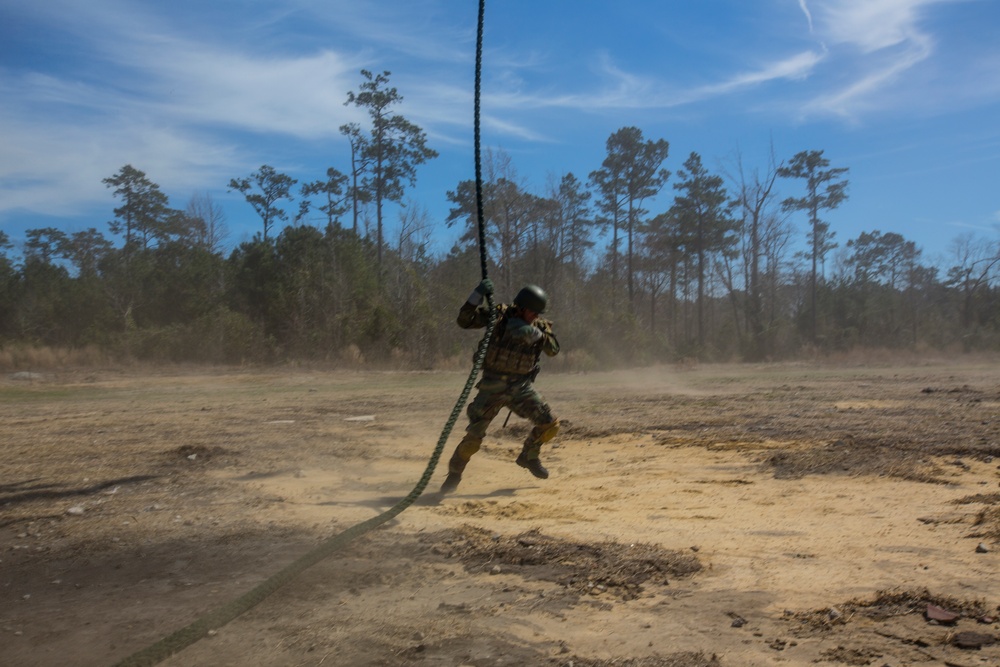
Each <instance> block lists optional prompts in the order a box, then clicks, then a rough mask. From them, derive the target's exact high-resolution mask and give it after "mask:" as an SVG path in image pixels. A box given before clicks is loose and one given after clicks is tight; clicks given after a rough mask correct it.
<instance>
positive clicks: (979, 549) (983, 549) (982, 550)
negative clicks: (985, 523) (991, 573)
mask: <svg viewBox="0 0 1000 667" xmlns="http://www.w3.org/2000/svg"><path fill="white" fill-rule="evenodd" d="M989 552H990V548H989V547H988V546H986V545H985V544H983V543H982V542H980V543H979V544H977V545H976V553H977V554H988V553H989Z"/></svg>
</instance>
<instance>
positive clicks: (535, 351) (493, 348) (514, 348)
mask: <svg viewBox="0 0 1000 667" xmlns="http://www.w3.org/2000/svg"><path fill="white" fill-rule="evenodd" d="M510 310H512V309H511V308H510V307H509V306H506V305H502V306H500V315H499V317H498V318H497V323H496V326H494V327H493V336H492V337H491V338H490V342H489V345H488V346H487V348H486V359H485V360H484V361H483V369H484V370H485V371H486V372H487V373H497V374H500V375H525V376H527V375H531V374H532V373H533V372H535V369H536V368H537V367H538V360H539V358H540V357H541V356H542V346H543V345H544V344H545V339H544V338H540V339H539V340H538V342H537V343H534V344H532V345H525V344H524V343H523V342H520V341H516V340H511V339H510V337H509V336H507V335H506V333H507V320H508V319H509V317H510V315H509V311H510Z"/></svg>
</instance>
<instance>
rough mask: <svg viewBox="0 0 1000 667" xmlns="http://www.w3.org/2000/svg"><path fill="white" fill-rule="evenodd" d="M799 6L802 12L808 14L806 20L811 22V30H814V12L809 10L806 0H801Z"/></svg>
mask: <svg viewBox="0 0 1000 667" xmlns="http://www.w3.org/2000/svg"><path fill="white" fill-rule="evenodd" d="M799 8H800V9H801V10H802V13H803V14H805V15H806V22H807V23H808V24H809V32H810V33H812V31H813V17H812V13H811V12H810V11H809V6H808V5H807V4H806V0H799Z"/></svg>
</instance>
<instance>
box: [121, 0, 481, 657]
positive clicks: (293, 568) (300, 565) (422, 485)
mask: <svg viewBox="0 0 1000 667" xmlns="http://www.w3.org/2000/svg"><path fill="white" fill-rule="evenodd" d="M485 6H486V0H480V1H479V20H478V27H477V37H476V83H475V111H474V116H475V119H474V130H473V131H474V135H475V163H476V211H477V223H478V226H479V260H480V267H481V269H482V277H483V279H484V280H485V279H486V278H487V277H488V273H487V255H486V224H485V221H484V215H483V194H482V190H483V187H482V168H481V164H480V154H479V146H480V141H479V99H480V84H481V76H482V55H483V18H484V15H485V9H486V7H485ZM486 301H487V304H488V305H489V312H490V319H489V324H488V325H487V327H486V332H485V333H484V334H483V338H482V340H480V341H479V346H478V348H477V349H476V354H475V357H474V361H473V365H472V371H471V372H470V373H469V378H468V380H467V381H466V383H465V387H464V388H463V389H462V393H461V394H460V396H459V398H458V401H457V402H456V403H455V406H454V407H453V408H452V410H451V414H450V415H449V416H448V421H447V422H446V423H445V426H444V429H443V430H442V431H441V436H440V437H439V438H438V441H437V445H436V446H435V448H434V452H433V453H432V454H431V458H430V460H429V461H428V462H427V467H426V468H425V469H424V474H423V475H422V476H421V477H420V480H419V481H418V482H417V485H416V486H414V487H413V490H412V491H410V493H409V494H407V496H406V497H405V498H403V499H402V500H400V501H399V502H398V503H396V504H395V505H393V506H392V507H390V508H389V509H388V510H386V511H385V512H383V513H382V514H379V515H378V516H375V517H372V518H371V519H368V520H367V521H363V522H361V523H358V524H355V525H353V526H351V527H350V528H347V529H346V530H344V531H343V532H340V533H337V534H336V535H333V536H332V537H330V538H328V539H327V540H326V541H324V542H323V543H321V544H320V545H319V546H317V547H316V548H314V549H313V550H312V551H310V552H308V553H306V554H305V555H303V556H301V557H300V558H299V559H298V560H296V561H294V562H293V563H291V564H289V565H287V566H286V567H285V568H284V569H282V570H280V571H279V572H278V573H276V574H274V575H272V576H271V577H270V578H268V579H266V580H264V581H263V582H261V583H260V584H258V585H257V586H256V587H254V588H253V589H251V590H250V591H248V592H247V593H244V594H243V595H241V596H240V597H238V598H236V599H235V600H233V601H232V602H230V603H228V604H226V605H223V606H222V607H219V608H218V609H215V610H214V611H211V612H209V613H207V614H205V615H203V616H201V617H200V618H198V619H197V620H195V621H194V622H193V623H191V624H189V625H188V626H186V627H184V628H181V629H180V630H177V631H176V632H174V633H173V634H170V635H168V636H166V637H164V638H163V639H161V640H160V641H158V642H156V643H155V644H152V645H151V646H149V647H147V648H145V649H143V650H141V651H138V652H136V653H133V654H132V655H130V656H129V657H127V658H125V659H124V660H122V661H120V662H118V663H116V667H145V666H147V665H155V664H157V663H159V662H161V661H163V660H165V659H166V658H168V657H170V656H171V655H174V654H175V653H178V652H180V651H182V650H183V649H185V648H187V647H188V646H190V645H192V644H194V643H195V642H197V641H198V640H199V639H201V638H202V637H205V636H206V635H207V634H208V633H209V631H211V630H215V629H218V628H220V627H222V626H224V625H226V624H227V623H229V621H231V620H233V619H234V618H236V617H237V616H240V615H241V614H243V613H244V612H246V611H248V610H249V609H251V608H252V607H254V606H256V605H257V604H259V603H260V602H261V601H262V600H264V598H266V597H267V596H269V595H270V594H271V593H274V592H275V591H276V590H278V589H279V588H281V587H282V586H284V585H285V584H286V583H288V582H289V581H291V580H292V579H294V578H295V577H296V576H298V575H299V574H300V573H301V572H303V571H304V570H306V569H308V568H310V567H312V566H313V565H315V564H316V563H318V562H320V561H321V560H323V559H325V558H326V557H327V556H329V555H330V554H332V553H333V552H334V551H337V550H338V549H341V548H343V547H344V546H346V545H347V544H348V543H350V542H351V541H353V540H355V539H356V538H358V537H360V536H362V535H364V534H365V533H368V532H370V531H372V530H374V529H376V528H378V527H379V526H381V525H383V524H385V523H387V522H389V521H391V520H392V519H394V518H395V517H396V516H398V515H399V514H401V513H402V512H403V510H405V509H406V508H407V507H409V506H410V505H412V504H413V503H414V502H415V501H416V500H417V498H419V497H420V494H422V493H423V492H424V489H426V488H427V484H428V483H429V482H430V480H431V477H432V476H433V474H434V469H435V468H436V467H437V464H438V461H439V460H440V458H441V452H442V451H444V446H445V443H447V441H448V436H449V435H451V431H452V429H453V428H454V427H455V422H456V421H458V417H459V415H460V414H461V411H462V408H463V407H464V406H465V404H466V402H467V401H468V400H469V394H470V393H471V392H472V387H473V386H474V385H475V382H476V377H477V376H478V375H479V371H480V370H481V369H482V367H483V360H484V359H485V358H486V347H487V344H488V342H489V340H490V337H491V336H492V334H493V329H494V327H495V325H496V321H497V309H496V308H495V307H494V304H493V295H492V294H487V295H486Z"/></svg>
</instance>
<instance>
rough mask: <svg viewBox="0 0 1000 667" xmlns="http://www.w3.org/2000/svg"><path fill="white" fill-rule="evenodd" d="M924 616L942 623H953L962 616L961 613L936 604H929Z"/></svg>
mask: <svg viewBox="0 0 1000 667" xmlns="http://www.w3.org/2000/svg"><path fill="white" fill-rule="evenodd" d="M924 618H926V619H927V620H928V621H937V622H938V623H941V624H942V625H952V624H953V623H955V622H956V621H958V619H959V618H961V614H956V613H955V612H953V611H948V610H947V609H942V608H941V607H939V606H937V605H934V604H928V605H927V611H925V612H924Z"/></svg>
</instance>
